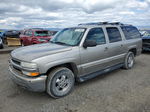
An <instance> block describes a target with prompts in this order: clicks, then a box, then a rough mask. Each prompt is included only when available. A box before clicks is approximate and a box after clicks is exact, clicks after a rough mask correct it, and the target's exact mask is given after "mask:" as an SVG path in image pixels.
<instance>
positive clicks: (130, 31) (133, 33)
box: [121, 26, 141, 40]
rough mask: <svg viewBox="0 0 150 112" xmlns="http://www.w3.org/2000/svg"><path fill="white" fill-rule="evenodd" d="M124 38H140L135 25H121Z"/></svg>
mask: <svg viewBox="0 0 150 112" xmlns="http://www.w3.org/2000/svg"><path fill="white" fill-rule="evenodd" d="M121 29H122V31H123V33H124V35H125V38H126V39H127V40H128V39H134V38H140V37H141V36H140V33H139V31H138V29H137V28H136V27H133V26H122V27H121Z"/></svg>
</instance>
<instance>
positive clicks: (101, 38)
mask: <svg viewBox="0 0 150 112" xmlns="http://www.w3.org/2000/svg"><path fill="white" fill-rule="evenodd" d="M86 40H94V41H96V43H97V44H98V45H101V44H105V43H106V40H105V35H104V32H103V30H102V28H92V29H91V30H90V31H89V33H88V35H87V38H86Z"/></svg>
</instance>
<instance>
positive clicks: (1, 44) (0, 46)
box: [0, 38, 3, 49]
mask: <svg viewBox="0 0 150 112" xmlns="http://www.w3.org/2000/svg"><path fill="white" fill-rule="evenodd" d="M0 49H3V41H2V39H1V38H0Z"/></svg>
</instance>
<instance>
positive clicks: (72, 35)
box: [50, 28, 85, 46]
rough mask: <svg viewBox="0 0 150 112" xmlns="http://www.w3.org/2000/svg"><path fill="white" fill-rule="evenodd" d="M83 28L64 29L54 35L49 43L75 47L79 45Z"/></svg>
mask: <svg viewBox="0 0 150 112" xmlns="http://www.w3.org/2000/svg"><path fill="white" fill-rule="evenodd" d="M84 32H85V28H65V29H63V30H62V31H60V32H59V33H57V34H56V35H55V37H54V38H52V39H51V41H50V42H52V43H58V44H65V45H70V46H76V45H78V44H79V43H80V41H81V38H82V36H83V34H84Z"/></svg>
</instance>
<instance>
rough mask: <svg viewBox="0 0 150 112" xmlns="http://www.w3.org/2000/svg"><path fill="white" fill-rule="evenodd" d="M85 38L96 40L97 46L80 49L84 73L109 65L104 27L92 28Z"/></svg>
mask: <svg viewBox="0 0 150 112" xmlns="http://www.w3.org/2000/svg"><path fill="white" fill-rule="evenodd" d="M85 40H94V41H96V43H97V46H95V47H87V48H81V49H80V54H81V68H82V75H85V74H90V73H93V72H96V71H99V70H101V69H103V68H105V67H107V63H106V60H105V58H106V57H107V44H106V39H105V35H104V32H103V29H102V28H92V29H90V30H89V32H88V34H87V37H86V39H85Z"/></svg>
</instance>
